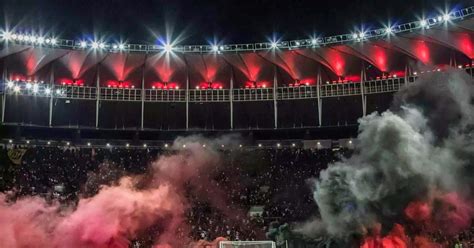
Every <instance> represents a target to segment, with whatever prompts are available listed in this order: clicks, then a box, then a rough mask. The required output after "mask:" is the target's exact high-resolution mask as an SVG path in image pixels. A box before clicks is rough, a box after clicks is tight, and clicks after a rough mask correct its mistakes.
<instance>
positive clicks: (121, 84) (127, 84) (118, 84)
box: [106, 80, 132, 89]
mask: <svg viewBox="0 0 474 248" xmlns="http://www.w3.org/2000/svg"><path fill="white" fill-rule="evenodd" d="M106 84H107V87H108V88H121V89H122V88H130V86H131V85H132V84H131V83H130V82H128V81H115V80H109V81H107V83H106Z"/></svg>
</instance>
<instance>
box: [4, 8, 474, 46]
mask: <svg viewBox="0 0 474 248" xmlns="http://www.w3.org/2000/svg"><path fill="white" fill-rule="evenodd" d="M472 16H474V6H470V7H467V8H463V9H460V10H456V11H452V12H450V13H448V14H444V15H439V16H435V17H430V18H426V19H422V20H418V21H414V22H409V23H403V24H398V25H394V26H391V27H384V28H379V29H373V30H361V31H358V32H356V33H351V34H341V35H333V36H329V37H314V38H311V39H301V40H289V41H276V42H262V43H247V44H222V45H221V44H211V45H176V46H171V45H170V44H163V45H156V44H114V43H105V42H104V41H85V40H69V39H60V38H56V37H41V36H35V35H34V34H26V33H14V32H13V31H9V32H4V33H3V35H2V39H3V40H4V41H6V42H8V43H10V42H11V43H15V44H23V45H28V46H45V47H54V48H63V49H79V50H81V49H100V50H105V51H108V52H119V51H120V52H122V51H123V52H147V53H148V52H160V51H173V52H177V53H205V52H216V53H222V52H242V51H258V50H269V49H275V48H278V49H288V50H292V49H298V48H312V47H320V46H328V45H337V44H346V43H352V42H363V41H367V40H373V39H384V38H387V37H390V36H394V35H398V34H403V33H409V32H413V31H419V30H427V29H430V28H435V27H439V26H442V25H444V24H448V25H449V24H450V23H456V22H459V21H462V20H464V19H467V18H470V17H472ZM471 31H472V29H471Z"/></svg>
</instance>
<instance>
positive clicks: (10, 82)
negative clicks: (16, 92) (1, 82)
mask: <svg viewBox="0 0 474 248" xmlns="http://www.w3.org/2000/svg"><path fill="white" fill-rule="evenodd" d="M13 86H15V83H13V81H8V83H7V88H12V87H13Z"/></svg>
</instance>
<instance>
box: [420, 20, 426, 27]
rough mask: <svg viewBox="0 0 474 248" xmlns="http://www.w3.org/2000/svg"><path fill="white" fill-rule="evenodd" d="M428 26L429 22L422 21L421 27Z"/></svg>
mask: <svg viewBox="0 0 474 248" xmlns="http://www.w3.org/2000/svg"><path fill="white" fill-rule="evenodd" d="M426 25H428V22H427V21H426V20H424V19H423V20H421V21H420V26H421V27H426Z"/></svg>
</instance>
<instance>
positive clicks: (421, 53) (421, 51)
mask: <svg viewBox="0 0 474 248" xmlns="http://www.w3.org/2000/svg"><path fill="white" fill-rule="evenodd" d="M414 46H415V55H416V56H417V57H418V59H419V60H420V61H421V62H423V63H424V64H428V63H429V62H430V49H429V47H428V45H426V43H425V42H424V41H417V42H415V45H414Z"/></svg>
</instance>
